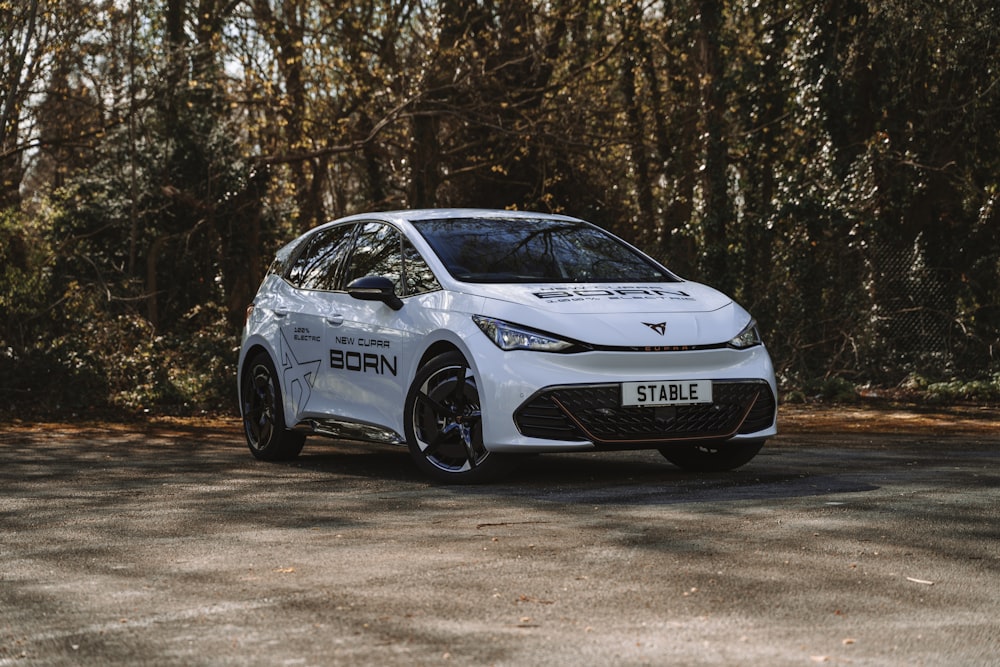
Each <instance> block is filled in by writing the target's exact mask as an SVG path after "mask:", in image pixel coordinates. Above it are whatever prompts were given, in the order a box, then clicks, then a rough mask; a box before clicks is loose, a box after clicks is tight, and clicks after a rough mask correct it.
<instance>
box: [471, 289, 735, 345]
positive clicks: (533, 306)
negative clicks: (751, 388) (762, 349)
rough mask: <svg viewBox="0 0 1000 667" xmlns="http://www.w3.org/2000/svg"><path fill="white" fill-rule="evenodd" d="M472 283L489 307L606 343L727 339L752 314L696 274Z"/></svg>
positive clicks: (490, 311)
mask: <svg viewBox="0 0 1000 667" xmlns="http://www.w3.org/2000/svg"><path fill="white" fill-rule="evenodd" d="M464 287H467V288H469V289H467V290H465V291H466V292H467V293H474V294H475V295H476V296H480V297H484V298H485V299H486V301H485V303H484V308H485V309H486V311H487V312H483V313H481V314H483V315H487V316H490V317H496V318H499V319H503V320H506V321H509V322H512V323H515V324H520V325H523V326H529V327H533V328H537V329H540V330H543V331H546V332H550V333H553V334H556V335H559V336H565V337H568V338H572V339H575V340H579V341H582V342H586V343H591V344H595V345H602V346H603V345H608V346H677V345H710V344H716V343H724V342H726V341H728V340H730V339H732V338H733V337H734V336H736V334H738V333H739V332H740V331H741V330H742V329H743V327H745V326H746V325H747V323H748V322H749V321H750V315H749V314H748V313H747V312H746V311H745V310H743V309H742V308H741V307H740V306H738V305H737V304H735V303H733V301H732V299H730V298H729V297H728V296H726V295H725V294H722V293H721V292H719V291H718V290H715V289H712V288H711V287H708V286H707V285H702V284H699V283H692V282H679V283H656V284H627V285H622V284H567V285H474V286H473V285H468V284H466V285H464Z"/></svg>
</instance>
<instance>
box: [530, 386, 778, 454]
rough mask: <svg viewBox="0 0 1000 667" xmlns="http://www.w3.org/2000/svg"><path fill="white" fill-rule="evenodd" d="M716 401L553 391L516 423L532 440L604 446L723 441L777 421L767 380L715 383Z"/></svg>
mask: <svg viewBox="0 0 1000 667" xmlns="http://www.w3.org/2000/svg"><path fill="white" fill-rule="evenodd" d="M712 398H713V402H712V403H710V404H703V405H678V406H672V407H623V406H622V405H621V388H620V386H619V385H617V384H605V385H586V386H568V387H553V388H551V389H547V390H544V391H543V392H541V393H540V394H537V395H536V396H535V397H533V398H532V399H531V400H529V401H528V402H527V403H525V404H524V405H522V406H521V407H520V408H519V409H518V410H517V412H516V413H515V414H514V420H515V422H516V423H517V427H518V429H519V430H520V431H521V434H522V435H525V436H528V437H533V438H546V439H549V440H590V441H593V442H594V443H595V444H596V445H598V446H604V447H615V446H616V445H618V446H630V445H635V444H640V443H648V444H653V445H655V444H656V443H663V442H670V441H673V440H695V439H698V440H700V439H723V438H729V437H731V436H733V435H735V434H736V433H754V432H756V431H760V430H762V429H765V428H767V427H769V426H770V425H771V424H772V423H773V421H774V408H775V401H774V395H773V394H772V392H771V388H770V386H769V385H768V384H767V383H766V382H762V381H757V380H751V381H731V382H713V383H712Z"/></svg>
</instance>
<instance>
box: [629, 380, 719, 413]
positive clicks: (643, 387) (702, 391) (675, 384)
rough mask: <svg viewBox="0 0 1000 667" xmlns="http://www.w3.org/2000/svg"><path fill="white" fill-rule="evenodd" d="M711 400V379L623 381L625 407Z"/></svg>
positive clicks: (708, 401)
mask: <svg viewBox="0 0 1000 667" xmlns="http://www.w3.org/2000/svg"><path fill="white" fill-rule="evenodd" d="M711 402H712V381H711V380H683V381H675V380H672V381H670V382H623V383H622V406H624V407H635V406H647V405H648V406H655V405H693V404H696V403H711Z"/></svg>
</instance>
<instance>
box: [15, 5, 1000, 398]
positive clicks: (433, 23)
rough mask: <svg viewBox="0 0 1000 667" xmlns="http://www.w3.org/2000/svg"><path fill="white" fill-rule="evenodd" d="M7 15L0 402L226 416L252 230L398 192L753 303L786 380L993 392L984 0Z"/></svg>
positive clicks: (989, 81) (258, 244) (996, 126)
mask: <svg viewBox="0 0 1000 667" xmlns="http://www.w3.org/2000/svg"><path fill="white" fill-rule="evenodd" d="M0 26H2V27H3V28H4V29H3V30H0V50H2V52H3V57H0V64H2V71H0V76H2V78H3V81H4V85H3V86H0V209H2V210H3V212H2V213H0V371H2V372H3V373H4V377H5V379H4V381H3V383H0V384H2V389H3V391H4V394H5V396H6V398H4V399H2V400H10V401H16V400H18V397H24V396H26V395H27V394H28V392H29V390H30V391H31V392H35V393H37V392H42V391H44V392H46V395H47V396H48V395H51V396H52V399H53V405H55V404H59V405H70V404H73V405H83V404H89V403H93V404H100V405H103V406H112V407H118V408H122V409H128V410H141V409H147V408H148V409H154V408H155V407H156V406H165V405H170V406H173V407H172V408H171V409H203V408H204V407H205V406H216V407H219V406H230V403H231V401H230V399H229V398H228V395H229V393H231V391H230V390H231V387H229V384H231V368H230V366H229V364H231V362H232V359H231V357H232V347H233V346H234V345H235V344H236V337H237V332H238V328H239V326H240V323H241V321H242V314H243V311H244V309H245V306H246V304H247V303H248V302H249V300H250V299H251V298H252V294H253V291H254V289H255V287H256V285H257V283H258V281H259V280H260V277H261V276H262V275H263V271H264V268H265V267H266V264H267V262H268V261H269V257H270V255H271V253H272V252H273V250H274V249H275V248H276V247H278V246H279V245H281V244H283V243H284V242H286V241H287V240H289V239H290V238H291V237H293V236H294V235H295V234H297V233H299V232H301V231H303V230H304V229H306V228H308V227H310V226H312V225H314V224H316V223H318V222H322V221H324V220H326V219H329V218H332V217H336V216H339V215H341V214H347V213H352V212H357V211H360V210H366V209H374V208H398V207H413V206H498V207H512V208H531V209H542V210H551V211H564V212H568V213H571V214H576V215H579V216H581V217H585V218H588V219H591V220H593V221H595V222H597V223H598V224H601V225H603V226H605V227H607V228H609V229H611V230H612V231H614V232H616V233H618V234H620V235H622V236H623V237H625V238H626V239H627V240H629V241H631V242H633V243H635V244H637V245H639V246H640V247H642V248H643V249H645V250H647V251H648V252H650V253H651V254H653V255H654V256H657V257H659V258H661V259H662V260H663V261H664V262H665V263H667V264H668V265H669V266H670V267H672V268H673V269H674V270H675V271H677V272H679V273H681V274H682V275H685V276H687V277H691V278H693V279H698V280H704V281H706V282H710V283H712V284H715V285H719V286H720V287H722V288H724V289H726V290H727V291H729V292H731V293H732V294H733V295H734V296H735V297H737V298H738V299H739V300H740V301H742V302H743V303H744V304H745V305H747V306H748V308H749V309H750V310H751V311H752V312H753V313H754V314H755V315H756V317H757V319H758V321H759V322H760V324H761V327H762V328H763V330H764V331H765V333H766V338H767V340H768V343H769V347H770V350H771V353H772V356H773V357H774V358H775V360H776V363H777V366H778V371H779V376H780V381H781V383H782V386H783V388H784V389H786V390H787V391H789V392H797V395H801V396H814V395H824V396H828V397H832V398H849V397H850V395H851V394H852V393H853V390H852V387H853V386H855V385H880V386H887V387H892V386H897V385H901V384H903V383H906V382H907V381H908V378H913V377H917V376H919V377H922V378H926V379H927V381H926V383H925V384H924V385H923V386H924V391H925V392H930V391H932V390H931V387H935V389H934V390H933V391H934V392H936V393H937V394H940V395H952V396H955V397H959V396H963V395H967V394H968V393H969V392H970V391H971V392H973V393H975V394H977V395H985V396H991V395H992V394H991V393H990V392H991V389H990V386H992V385H991V383H992V382H994V381H995V377H996V373H997V372H1000V360H998V359H997V355H996V350H997V349H1000V333H998V332H1000V234H998V233H997V228H998V222H1000V221H998V206H997V199H998V196H1000V181H998V177H997V174H1000V153H998V152H997V151H996V145H997V140H998V138H1000V85H998V83H997V81H998V80H997V72H998V71H1000V48H997V47H998V44H1000V7H997V6H994V4H991V3H988V2H985V0H957V1H956V2H952V3H949V4H947V5H941V4H940V3H929V2H916V3H914V2H908V1H903V0H889V1H887V2H881V3H874V4H873V3H868V2H861V1H860V0H847V1H845V2H836V3H834V2H823V3H814V2H804V1H803V0H792V1H788V0H759V1H756V2H753V3H748V2H734V1H732V0H711V1H702V2H692V1H691V0H625V1H624V2H621V3H612V4H611V5H608V4H607V3H603V2H597V1H596V0H558V1H555V2H544V3H542V2H537V1H536V0H513V1H511V2H504V3H495V2H492V0H476V1H474V2H459V1H458V0H445V1H443V2H434V3H429V2H424V1H423V0H375V1H373V2H369V3H353V4H352V3H342V2H335V1H334V0H248V1H247V2H237V3H234V2H230V1H228V0H199V2H197V3H194V2H192V1H191V0H164V1H163V2H149V1H148V0H135V1H134V2H130V3H127V4H123V3H116V2H111V1H110V0H101V1H99V2H84V1H83V0H60V2H59V3H58V5H57V4H56V3H55V2H54V0H28V1H27V2H25V3H0ZM817 378H821V379H817ZM954 378H958V379H955V380H953V379H954ZM951 382H958V383H960V384H961V385H963V386H965V387H966V388H965V389H962V390H957V389H956V390H955V391H953V392H951V393H949V391H951V390H945V389H944V388H943V387H945V386H950V384H949V383H951ZM984 383H985V384H984ZM184 406H187V407H186V408H185V407H184ZM230 407H231V406H230Z"/></svg>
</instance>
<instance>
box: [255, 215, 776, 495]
mask: <svg viewBox="0 0 1000 667" xmlns="http://www.w3.org/2000/svg"><path fill="white" fill-rule="evenodd" d="M238 386H239V393H240V407H241V411H242V415H243V423H244V430H245V433H246V438H247V443H248V445H249V447H250V451H251V452H252V453H253V455H254V456H256V457H257V458H259V459H263V460H282V459H289V458H293V457H295V456H297V455H298V454H299V452H300V451H301V450H302V446H303V443H304V440H305V436H306V434H310V433H315V434H321V435H326V436H330V437H334V438H345V439H360V440H370V441H376V442H387V443H394V444H401V445H402V444H405V445H407V446H408V447H409V450H410V453H411V454H412V456H413V459H414V460H415V462H416V464H417V465H418V466H419V467H420V468H421V469H422V470H423V471H424V472H426V473H427V474H429V475H430V476H432V477H434V478H436V479H438V480H441V481H446V482H478V481H485V480H488V479H494V478H496V477H497V476H498V475H500V474H502V473H505V472H507V471H509V470H510V468H511V467H512V465H513V464H514V463H515V462H516V460H517V458H518V457H517V455H518V454H525V453H539V452H570V451H590V450H615V449H644V448H655V449H658V450H659V451H660V452H661V453H662V454H663V456H664V457H666V459H667V460H669V461H671V462H672V463H674V464H676V465H679V466H681V467H682V468H686V469H691V470H728V469H732V468H735V467H737V466H740V465H743V464H744V463H746V462H748V461H750V460H751V459H752V458H753V457H754V456H755V455H756V454H757V452H758V451H760V448H761V446H762V445H763V444H764V441H765V440H766V439H767V438H769V437H771V436H773V435H775V434H776V432H777V430H776V412H777V402H776V399H775V397H776V387H775V379H774V370H773V367H772V364H771V359H770V357H769V356H768V353H767V350H766V349H765V348H764V345H763V343H762V342H761V339H760V335H759V333H758V331H757V326H756V323H755V322H754V320H753V319H752V318H751V317H750V315H749V314H748V313H747V312H746V311H745V310H744V309H743V308H741V307H740V306H739V305H737V304H736V303H734V302H733V301H732V299H730V298H729V297H727V296H725V295H723V294H721V293H720V292H718V291H716V290H714V289H712V288H710V287H707V286H705V285H701V284H698V283H693V282H689V281H686V280H683V279H681V278H679V277H677V276H676V275H674V274H673V273H671V272H670V271H669V270H667V269H666V268H665V267H663V266H662V265H660V264H659V263H657V262H656V261H654V260H653V259H651V258H650V257H648V256H646V255H644V254H643V253H641V252H640V251H638V250H637V249H635V248H634V247H632V246H630V245H628V244H627V243H625V242H624V241H622V240H620V239H618V238H617V237H615V236H613V235H611V234H609V233H608V232H606V231H604V230H602V229H600V228H599V227H596V226H594V225H592V224H590V223H587V222H584V221H582V220H578V219H575V218H571V217H566V216H559V215H547V214H539V213H523V212H512V211H492V210H472V209H442V210H420V211H396V212H390V213H370V214H363V215H355V216H351V217H348V218H343V219H341V220H337V221H334V222H331V223H328V224H325V225H321V226H319V227H316V228H314V229H312V230H310V231H309V232H307V233H306V234H304V235H302V236H301V237H299V238H298V239H296V240H295V241H292V242H291V243H289V244H288V245H286V246H285V247H284V248H282V249H281V250H280V251H279V252H278V253H277V256H276V258H275V260H274V262H273V263H272V265H271V267H270V269H269V270H268V273H267V276H266V277H265V278H264V281H263V283H262V284H261V286H260V289H259V290H258V292H257V295H256V297H255V298H254V301H253V304H252V305H251V306H250V308H249V309H248V313H247V321H246V326H245V328H244V331H243V343H242V347H241V349H240V359H239V378H238Z"/></svg>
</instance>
